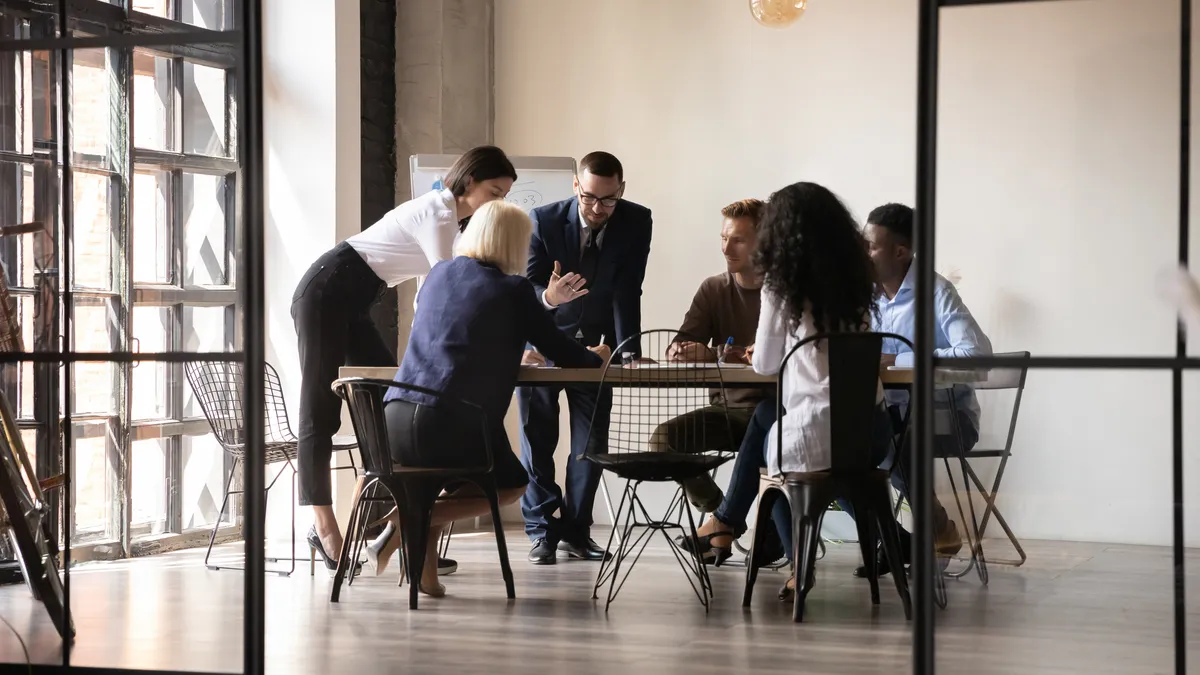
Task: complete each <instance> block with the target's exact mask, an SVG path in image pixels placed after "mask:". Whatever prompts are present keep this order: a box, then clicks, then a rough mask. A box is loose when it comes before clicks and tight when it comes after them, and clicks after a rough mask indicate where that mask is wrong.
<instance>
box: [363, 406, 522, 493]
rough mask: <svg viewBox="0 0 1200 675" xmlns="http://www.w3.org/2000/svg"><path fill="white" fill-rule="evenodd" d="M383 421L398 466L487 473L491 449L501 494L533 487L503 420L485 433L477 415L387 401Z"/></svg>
mask: <svg viewBox="0 0 1200 675" xmlns="http://www.w3.org/2000/svg"><path fill="white" fill-rule="evenodd" d="M383 417H384V421H385V422H386V423H387V432H388V442H389V443H390V444H391V453H392V460H393V461H395V462H396V463H397V464H400V465H402V466H408V467H416V468H424V469H471V470H478V471H480V472H483V471H484V470H486V469H487V464H488V461H487V449H488V446H490V450H491V452H492V457H493V461H494V465H493V466H494V468H493V471H494V473H495V477H496V487H497V488H498V489H500V490H508V489H513V488H523V487H525V486H526V485H528V484H529V474H528V473H526V471H525V467H523V466H521V462H520V460H518V459H517V456H516V455H514V454H513V451H512V446H511V445H509V443H508V434H507V433H505V431H504V422H503V420H499V421H495V422H493V421H490V420H489V424H488V427H489V428H487V429H484V428H483V425H482V424H481V423H480V421H479V419H478V415H477V413H475V412H474V411H473V410H470V409H469V410H459V409H455V410H453V411H451V410H449V409H443V408H440V407H435V406H428V405H422V404H419V403H412V402H410V401H404V400H392V401H388V403H387V405H386V406H384V409H383ZM485 434H486V439H487V440H486V444H485V440H484V439H485ZM449 487H450V488H453V487H455V486H449Z"/></svg>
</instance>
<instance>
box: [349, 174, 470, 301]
mask: <svg viewBox="0 0 1200 675" xmlns="http://www.w3.org/2000/svg"><path fill="white" fill-rule="evenodd" d="M457 238H458V213H457V211H456V208H455V202H454V193H452V192H450V191H449V190H433V191H431V192H427V193H425V194H423V195H421V196H420V197H417V198H415V199H410V200H409V201H407V202H404V203H403V204H401V205H400V206H397V207H396V208H394V209H392V210H391V211H389V212H387V214H385V215H384V216H383V217H382V218H380V219H379V221H378V222H376V223H375V224H374V225H372V226H371V227H368V228H367V229H365V230H363V231H362V232H359V233H358V234H356V235H354V236H353V237H350V238H349V239H347V240H346V243H347V244H349V245H350V247H351V248H353V249H354V250H355V251H356V252H357V253H358V255H360V256H362V259H363V260H364V261H366V263H367V266H368V267H370V268H371V271H372V272H374V273H375V276H377V277H379V278H380V279H382V280H383V281H384V282H385V283H386V284H387V285H388V286H395V285H396V284H399V283H400V282H402V281H406V280H408V279H412V278H414V277H419V276H424V275H426V274H429V270H430V269H431V268H432V267H433V266H434V265H436V264H437V263H439V262H441V261H442V260H450V259H451V258H453V257H454V242H455V240H456V239H457Z"/></svg>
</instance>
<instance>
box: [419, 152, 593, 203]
mask: <svg viewBox="0 0 1200 675" xmlns="http://www.w3.org/2000/svg"><path fill="white" fill-rule="evenodd" d="M456 159H458V155H412V156H411V157H409V158H408V170H409V176H410V177H411V181H412V196H413V197H418V196H420V195H423V194H425V193H426V192H429V191H430V190H441V189H442V187H443V185H442V179H443V178H444V177H445V175H446V172H447V171H449V170H450V166H451V165H453V164H454V160H456ZM509 160H511V161H512V163H513V167H515V168H516V170H517V181H516V182H515V183H513V186H512V190H511V191H509V193H508V197H507V198H506V199H505V201H507V202H509V203H511V204H516V205H517V206H519V207H521V209H522V210H524V211H525V212H526V213H529V212H530V211H532V210H533V209H535V208H537V207H539V206H542V205H544V204H550V203H553V202H557V201H561V200H563V199H570V198H571V197H574V196H575V187H574V183H573V181H574V178H575V159H574V158H572V157H509Z"/></svg>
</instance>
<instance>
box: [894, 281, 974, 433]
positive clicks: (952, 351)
mask: <svg viewBox="0 0 1200 675" xmlns="http://www.w3.org/2000/svg"><path fill="white" fill-rule="evenodd" d="M916 275H917V268H916V266H915V265H909V267H908V274H906V275H904V282H903V283H901V284H900V290H899V291H898V292H897V293H896V297H894V298H891V299H890V300H889V299H888V297H887V295H885V294H883V293H880V294H879V299H878V300H876V302H875V306H876V308H877V309H878V310H879V315H878V316H876V317H872V319H871V321H872V323H873V324H874V330H876V331H879V332H882V333H896V334H897V335H903V336H904V337H906V338H908V339H909V340H914V339H915V335H916V295H915V294H914V293H913V286H914V285H915V284H916ZM933 339H934V350H933V354H934V356H942V357H953V356H960V357H961V356H990V355H991V353H992V341H991V340H989V339H988V337H987V335H985V334H984V332H983V329H982V328H980V327H979V323H978V322H976V321H975V317H973V316H971V311H970V310H968V309H967V306H966V305H965V304H964V303H963V301H962V298H961V297H960V296H959V295H958V290H957V289H955V288H954V284H952V283H950V281H949V280H947V279H946V278H945V277H943V276H942V275H940V274H936V273H935V274H934V275H933ZM883 353H884V354H895V355H896V365H897V366H907V367H912V365H913V353H912V350H911V349H909V348H908V345H906V344H904V343H903V342H900V341H899V340H896V339H885V340H884V341H883ZM936 393H937V395H938V397H937V400H939V401H940V402H943V403H945V402H946V400H947V399H946V398H945V394H943V393H942V392H940V391H939V392H936ZM953 393H954V407H955V408H956V409H957V410H958V411H960V412H963V413H966V415H967V416H968V417H969V418H970V419H971V422H972V423H973V424H974V425H975V430H976V431H979V401H978V400H977V399H976V398H975V390H974V389H973V388H971V387H970V386H967V385H964V384H956V385H954V388H953ZM887 400H888V404H889V405H907V403H908V392H905V391H891V390H889V391H888V392H887ZM939 407H940V406H939Z"/></svg>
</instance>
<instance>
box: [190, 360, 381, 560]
mask: <svg viewBox="0 0 1200 675" xmlns="http://www.w3.org/2000/svg"><path fill="white" fill-rule="evenodd" d="M184 370H185V372H186V374H187V379H188V384H190V385H191V387H192V391H193V392H194V393H195V394H196V400H197V401H198V402H199V403H200V409H201V410H202V411H203V412H204V417H205V418H207V419H208V426H209V428H211V429H212V432H213V436H215V437H216V439H217V442H218V443H220V444H221V448H223V449H224V450H225V452H227V453H229V455H230V457H232V458H233V466H232V467H231V468H230V471H229V478H228V479H227V480H226V481H225V494H224V497H223V498H222V499H221V509H220V511H218V512H217V519H216V522H215V523H214V524H213V529H212V535H211V536H209V538H208V550H207V551H206V552H205V554H204V565H205V567H207V568H209V569H211V570H220V569H234V570H240V569H245V568H244V567H232V566H227V565H215V564H210V563H209V562H208V560H209V557H210V556H211V555H212V549H213V544H214V543H215V542H216V540H217V530H218V529H219V528H220V527H221V518H222V516H224V514H225V509H226V507H227V506H228V505H229V498H230V497H232V496H233V495H240V494H242V493H243V492H244V491H243V490H230V489H229V488H230V487H231V486H232V485H233V477H234V475H235V474H236V472H237V465H238V463H239V462H242V461H245V459H246V431H245V429H246V425H245V420H244V419H243V414H242V411H243V408H242V405H243V402H244V401H243V398H242V395H243V392H244V391H245V390H246V378H245V366H244V364H242V363H241V362H240V361H195V362H189V363H187V364H185V365H184ZM263 384H264V385H265V393H264V397H265V410H264V414H265V415H266V423H265V428H266V439H265V440H264V444H263V449H264V451H265V454H264V456H263V457H262V458H261V459H262V461H263V462H265V463H266V464H267V465H271V464H283V466H281V467H279V471H278V472H276V473H275V477H274V478H272V479H271V482H270V483H268V484H267V496H270V494H271V488H272V487H274V486H275V483H276V482H277V481H278V480H279V477H280V476H282V475H283V472H284V471H285V470H287V469H291V471H292V492H291V495H292V498H291V508H292V553H291V555H289V556H288V557H287V558H278V557H271V558H266V560H267V561H268V562H280V561H282V560H288V561H289V563H290V566H289V567H288V568H287V569H286V570H282V569H281V570H267V571H268V572H272V573H274V574H279V575H282V576H290V575H291V574H292V572H295V571H296V480H295V478H296V465H295V459H296V446H297V443H298V439H297V438H296V435H295V434H294V433H292V427H291V424H290V423H289V422H288V415H287V406H286V405H285V404H284V400H283V387H282V385H280V383H279V374H278V373H277V372H275V368H274V367H272V366H271V364H269V363H268V364H266V371H265V373H264V382H263ZM357 446H358V444H357V443H355V442H353V441H349V442H339V441H337V440H336V439H335V441H334V446H333V449H334V452H340V451H345V452H346V454H347V456H348V457H349V459H350V465H349V466H339V467H334V468H333V470H335V471H337V470H345V469H349V470H351V471H353V472H354V475H355V476H357V475H358V468H357V467H356V466H355V465H354V454H353V453H352V452H350V451H351V450H353V449H354V448H356V447H357ZM310 562H311V561H310ZM309 571H310V573H312V572H313V569H312V566H311V565H310V570H309Z"/></svg>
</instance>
